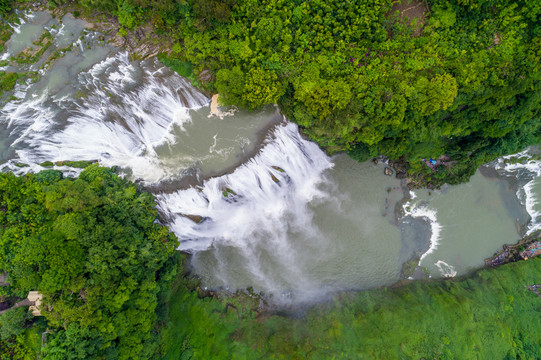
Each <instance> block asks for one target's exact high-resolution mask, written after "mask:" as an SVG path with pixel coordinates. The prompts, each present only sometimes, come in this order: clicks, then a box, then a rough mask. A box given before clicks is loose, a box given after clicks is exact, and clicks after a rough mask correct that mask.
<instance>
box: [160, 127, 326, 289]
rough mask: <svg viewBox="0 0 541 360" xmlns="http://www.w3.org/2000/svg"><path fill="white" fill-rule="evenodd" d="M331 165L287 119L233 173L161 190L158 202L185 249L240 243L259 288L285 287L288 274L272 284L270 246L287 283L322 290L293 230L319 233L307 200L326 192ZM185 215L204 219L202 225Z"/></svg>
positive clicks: (246, 265) (306, 234)
mask: <svg viewBox="0 0 541 360" xmlns="http://www.w3.org/2000/svg"><path fill="white" fill-rule="evenodd" d="M332 165H333V164H332V162H331V160H330V159H329V158H328V157H327V156H326V155H325V154H324V153H323V152H322V151H321V149H319V147H318V146H317V145H315V144H314V143H312V142H309V141H306V140H304V139H302V138H301V136H300V134H299V132H298V130H297V126H296V125H293V124H286V125H283V126H279V127H278V128H276V130H275V132H274V134H273V137H272V138H270V139H268V140H267V144H266V145H265V146H264V148H263V149H262V150H261V152H260V153H259V154H258V155H257V156H255V157H254V158H252V159H250V160H249V161H248V162H247V163H245V164H243V165H242V166H240V167H239V168H237V169H236V170H235V171H234V172H233V173H232V174H230V175H226V176H222V177H220V178H212V179H210V180H208V181H206V182H205V184H204V186H203V187H202V188H190V189H187V190H182V191H178V192H175V193H173V194H161V195H158V197H157V199H158V204H159V208H160V209H161V211H162V212H163V213H165V214H167V216H168V217H169V219H171V220H170V226H171V228H172V229H173V231H175V233H176V234H177V235H178V236H179V238H180V240H181V249H182V250H186V251H190V252H192V253H196V252H197V251H201V250H204V249H208V248H210V247H211V246H213V244H215V243H217V242H218V243H221V244H222V245H223V244H226V245H228V246H232V247H235V248H236V249H239V250H240V252H241V253H242V254H243V258H244V259H245V261H246V262H245V263H244V264H243V265H241V266H244V267H246V268H248V272H249V273H251V274H253V276H254V280H255V282H256V284H257V286H258V287H260V288H264V289H267V290H270V291H272V290H276V289H283V288H284V284H283V283H281V281H283V280H284V279H280V283H273V279H272V276H271V275H270V274H269V273H267V272H271V271H268V270H269V269H264V268H263V263H262V262H260V260H261V259H260V254H259V253H260V252H261V251H262V249H261V247H265V248H267V249H271V252H272V253H274V254H275V257H274V259H273V260H275V261H276V262H277V263H276V266H277V267H282V268H283V269H287V271H286V272H283V274H284V275H285V276H287V277H288V279H287V282H286V284H291V285H293V286H300V287H304V288H306V289H308V288H311V289H312V290H314V291H318V292H319V291H320V290H321V289H318V288H317V286H314V285H313V284H310V280H309V277H308V276H307V274H305V273H303V272H302V271H301V270H299V269H297V265H298V263H297V260H298V258H297V257H296V254H295V249H294V248H293V247H294V244H293V238H292V237H291V235H290V233H291V232H297V233H302V234H304V235H305V236H312V237H317V236H318V235H317V232H318V229H317V228H316V227H315V226H314V224H313V213H312V211H311V210H310V209H309V206H308V205H309V203H311V202H314V201H317V200H318V199H321V198H323V197H326V196H327V194H326V193H325V192H322V191H321V190H320V188H319V187H318V185H320V184H321V183H322V182H325V181H326V179H325V176H324V175H323V172H324V170H326V169H329V168H331V167H332ZM278 166H279V167H278ZM179 214H184V215H198V216H201V217H202V218H203V219H204V220H203V221H202V222H201V223H199V224H198V223H195V222H194V221H192V220H190V219H189V218H187V217H185V216H179ZM220 260H222V261H227V258H226V257H224V258H220ZM218 266H219V267H224V266H227V264H226V263H224V262H221V263H219V264H218ZM225 283H227V281H226V282H225Z"/></svg>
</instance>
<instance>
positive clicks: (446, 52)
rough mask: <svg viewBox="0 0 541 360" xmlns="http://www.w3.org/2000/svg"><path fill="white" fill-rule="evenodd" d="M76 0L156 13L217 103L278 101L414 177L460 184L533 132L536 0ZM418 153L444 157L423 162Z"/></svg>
mask: <svg viewBox="0 0 541 360" xmlns="http://www.w3.org/2000/svg"><path fill="white" fill-rule="evenodd" d="M2 1H3V4H7V0H2ZM65 3H66V2H65V1H63V0H51V1H49V6H50V7H51V8H54V7H56V6H63V5H65ZM69 6H74V5H73V3H72V2H70V4H69ZM76 6H78V9H79V10H80V12H81V14H83V15H84V14H85V13H86V14H87V16H90V15H92V16H94V14H96V13H99V12H102V13H106V14H112V15H114V16H115V17H116V19H118V23H119V34H120V35H125V34H128V33H129V32H130V31H131V32H133V31H135V30H137V29H138V28H139V27H142V26H144V25H148V24H151V26H152V29H153V31H154V32H155V33H157V34H160V35H161V36H162V37H163V39H167V41H168V42H169V43H171V44H172V46H171V48H170V49H167V50H168V51H167V53H164V54H163V55H162V56H161V57H160V58H161V59H162V60H163V61H164V62H165V63H166V64H167V65H169V66H172V67H173V68H175V69H176V70H179V71H180V72H181V73H182V74H183V75H186V76H188V77H190V78H191V79H192V80H193V81H194V83H196V85H198V86H200V87H202V88H204V89H206V90H207V91H209V92H218V93H219V94H220V99H221V101H222V103H223V104H224V105H238V106H241V107H243V108H246V109H256V108H258V107H260V106H262V105H263V104H268V103H277V104H278V105H279V106H280V108H281V109H282V111H283V112H284V114H285V115H286V116H287V117H288V118H289V119H290V120H292V121H295V122H296V123H298V124H299V125H300V127H301V130H302V131H303V133H304V134H306V135H307V136H309V137H310V138H311V139H312V140H314V141H316V142H317V143H318V144H319V145H320V146H322V147H323V148H325V149H326V150H327V151H328V152H329V153H335V152H338V151H347V152H349V154H350V155H351V156H352V157H354V158H356V159H358V160H361V161H362V160H366V159H368V158H370V157H374V156H378V155H383V156H386V157H387V158H389V159H391V160H393V161H395V162H397V163H400V164H402V165H404V166H405V167H406V169H407V170H408V172H409V175H410V176H411V177H412V178H415V176H417V177H418V181H419V184H421V185H422V184H426V183H427V182H431V183H433V184H436V185H438V184H441V183H443V182H448V183H452V184H454V183H459V182H463V181H467V180H468V179H469V177H470V176H471V175H472V174H473V173H474V172H475V171H476V169H477V168H478V166H479V165H481V164H483V163H485V162H488V161H490V160H493V159H495V158H496V157H499V156H501V155H504V154H509V153H513V152H517V151H520V150H522V149H523V148H524V147H526V146H528V145H532V144H537V143H539V141H540V136H541V128H540V125H541V122H540V121H539V117H540V109H541V105H540V104H541V94H540V87H541V81H540V80H541V66H540V61H539V58H540V57H541V21H540V18H541V17H540V16H541V3H539V1H536V0H525V1H520V2H513V1H508V0H499V1H488V0H477V1H470V0H452V1H447V0H445V1H444V0H428V1H426V2H420V1H412V0H409V1H408V0H404V1H403V3H402V4H400V2H392V1H390V0H370V1H366V0H362V1H361V0H357V1H343V0H329V1H301V0H290V1H285V0H273V1H256V0H237V1H235V0H224V1H221V0H165V1H140V0H80V1H79V2H77V5H76ZM5 7H6V5H3V8H5ZM410 9H415V11H409V10H410ZM79 10H78V11H77V13H79ZM423 158H426V159H429V158H433V159H440V160H441V161H440V162H439V163H438V168H437V169H431V168H430V167H427V166H426V165H425V163H424V162H423V161H422V159H423Z"/></svg>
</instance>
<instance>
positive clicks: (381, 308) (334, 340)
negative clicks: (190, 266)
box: [162, 259, 541, 359]
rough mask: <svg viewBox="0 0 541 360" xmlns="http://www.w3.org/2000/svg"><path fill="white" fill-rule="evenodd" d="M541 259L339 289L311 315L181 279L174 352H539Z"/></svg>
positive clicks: (312, 355) (327, 355)
mask: <svg viewBox="0 0 541 360" xmlns="http://www.w3.org/2000/svg"><path fill="white" fill-rule="evenodd" d="M539 279H541V259H532V260H528V261H526V262H518V263H512V264H508V265H504V266H501V267H498V268H496V269H491V270H481V271H479V272H477V273H476V274H475V275H473V276H471V277H468V278H464V279H458V280H445V281H415V282H411V283H409V284H408V285H406V286H403V287H399V288H394V289H392V288H391V289H389V288H382V289H374V290H369V291H364V292H360V293H348V294H341V295H338V296H337V297H336V298H335V300H334V302H333V303H330V304H323V305H318V306H315V307H313V308H311V309H309V310H307V312H306V313H305V314H304V316H303V317H301V318H297V317H295V318H288V317H285V316H280V315H276V314H274V315H273V314H265V313H264V312H262V311H261V310H260V309H257V304H258V302H259V301H258V299H256V298H252V297H250V296H247V295H245V296H233V297H226V298H223V299H215V298H208V297H206V298H201V294H199V296H198V292H197V291H196V290H193V289H194V287H193V285H191V286H190V285H189V284H187V282H186V281H185V280H184V281H181V282H177V283H175V288H174V292H173V293H172V294H171V297H170V299H169V321H168V324H167V326H168V328H167V330H166V331H164V332H163V336H164V338H163V340H162V343H163V346H165V348H166V356H165V357H164V359H209V358H213V359H254V358H261V359H269V358H272V359H332V358H343V359H421V358H424V359H538V358H540V357H541V324H540V323H539V321H538V318H539V316H540V315H541V314H540V312H541V298H540V297H539V296H538V295H537V294H536V293H534V292H532V291H530V290H528V288H527V286H529V285H532V284H538V283H539Z"/></svg>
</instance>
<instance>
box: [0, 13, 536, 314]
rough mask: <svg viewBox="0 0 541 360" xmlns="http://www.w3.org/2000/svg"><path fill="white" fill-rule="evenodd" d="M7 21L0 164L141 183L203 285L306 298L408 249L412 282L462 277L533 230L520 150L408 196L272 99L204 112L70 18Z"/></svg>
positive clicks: (181, 84)
mask: <svg viewBox="0 0 541 360" xmlns="http://www.w3.org/2000/svg"><path fill="white" fill-rule="evenodd" d="M13 27H14V34H13V36H12V38H11V39H10V40H9V41H8V43H7V44H6V47H5V49H4V52H3V53H1V54H0V59H2V60H7V61H8V62H9V64H8V65H5V66H3V67H2V68H1V69H0V70H3V71H22V70H24V71H36V72H38V73H39V74H40V75H41V77H40V78H39V80H37V81H35V82H32V81H30V80H28V81H26V82H24V83H20V84H17V85H16V87H15V89H14V91H12V92H11V93H10V96H9V97H7V96H3V97H2V98H1V99H0V168H1V169H2V171H12V172H14V173H16V174H25V173H30V172H38V171H40V170H43V169H46V168H55V169H59V170H61V171H63V172H64V174H65V175H66V176H76V175H77V174H78V173H79V172H80V171H81V169H77V168H72V167H69V166H65V165H63V162H65V161H78V160H85V161H98V162H99V163H100V164H101V165H103V166H116V167H118V172H119V173H120V174H122V175H123V176H126V177H128V178H130V179H131V180H133V181H136V182H138V183H139V184H140V185H141V186H142V187H143V188H145V189H147V190H149V191H151V192H152V193H154V195H155V196H156V201H157V206H158V209H159V211H160V214H161V215H162V219H163V222H164V223H165V224H167V225H168V226H169V227H170V229H171V230H172V231H174V232H175V234H176V235H177V236H178V238H179V239H180V240H181V244H180V250H183V251H186V252H189V253H190V254H192V257H191V266H192V270H193V272H194V273H195V274H197V275H198V276H200V277H201V279H202V283H203V286H204V287H207V288H212V289H226V290H229V291H235V290H237V289H245V288H248V287H252V288H253V289H254V291H256V292H261V293H263V294H264V295H265V296H267V297H268V299H271V300H272V301H274V302H275V303H277V304H291V303H311V302H315V301H320V300H324V299H326V298H328V297H329V296H330V295H331V294H333V293H334V292H337V291H343V290H358V289H366V288H370V287H376V286H382V285H391V284H393V283H395V282H396V281H398V280H399V279H400V274H401V269H402V265H403V264H404V263H405V262H407V261H410V260H412V259H420V260H419V264H418V265H419V266H420V267H418V269H417V271H416V272H415V273H414V275H413V277H422V276H424V274H425V273H424V272H423V271H420V269H421V267H422V268H424V269H425V272H428V273H429V276H431V277H434V278H438V277H453V276H460V275H463V274H467V273H468V272H471V271H472V270H475V269H477V268H479V267H481V266H483V263H484V262H483V261H484V259H485V258H486V257H489V256H490V255H492V254H493V253H494V252H496V251H498V250H499V249H500V248H501V247H502V245H503V244H506V243H514V242H516V241H517V240H518V239H520V238H521V237H522V236H524V235H526V234H529V233H532V232H533V231H535V230H537V229H539V228H541V204H539V202H538V201H537V199H538V196H539V194H541V180H539V175H540V174H541V161H539V160H538V156H537V155H536V152H535V151H534V150H528V151H525V152H523V153H520V154H517V155H512V156H508V157H503V158H501V159H498V160H497V161H494V162H493V163H490V164H487V165H485V166H483V167H482V168H481V169H480V170H479V171H478V172H477V173H476V174H475V175H474V176H473V177H472V178H471V180H470V181H469V182H468V183H465V184H461V185H457V186H444V187H442V189H440V190H436V191H434V190H415V191H409V190H407V189H405V188H404V187H403V186H402V184H401V183H400V180H398V179H396V178H395V177H394V176H392V177H391V176H386V175H384V168H385V166H386V164H385V163H384V162H382V161H379V162H377V163H375V162H372V161H368V162H365V163H358V162H356V161H354V160H352V159H351V158H349V157H347V156H346V155H344V154H341V155H336V156H333V157H329V156H327V155H326V154H325V153H324V152H323V151H322V150H321V149H320V148H319V147H318V146H317V145H316V144H314V143H312V142H310V141H308V140H307V139H305V138H303V137H302V136H301V135H300V133H299V130H298V128H297V126H296V125H295V124H293V123H290V122H288V121H287V119H284V118H283V117H282V116H281V114H280V112H279V109H277V108H276V107H274V106H266V107H264V108H263V109H261V110H258V111H254V112H248V111H242V110H237V109H235V108H226V109H222V110H223V111H224V112H227V113H228V115H227V116H223V117H218V116H215V115H213V114H212V113H211V109H210V99H209V98H207V96H205V95H204V94H202V93H201V92H200V91H199V90H197V89H196V88H194V87H193V86H192V85H191V84H190V82H189V81H188V80H187V79H184V78H182V77H180V76H179V75H177V74H176V73H174V72H173V71H171V70H169V69H168V68H166V67H164V66H163V65H162V64H161V63H160V62H159V61H158V60H157V59H150V60H145V61H134V60H131V59H130V57H129V55H128V54H127V53H126V52H124V51H122V50H120V49H116V48H113V47H110V46H108V45H106V44H105V43H104V42H103V40H100V35H99V34H98V33H95V32H93V31H90V30H88V29H86V24H85V23H84V22H83V21H81V20H77V19H74V18H73V17H71V16H69V15H66V16H65V17H64V18H63V19H60V20H57V19H53V18H51V16H50V15H49V14H47V13H43V12H37V13H25V14H21V24H13ZM44 31H47V32H49V33H50V35H51V38H52V44H51V45H50V47H49V48H48V49H47V50H46V51H45V52H44V53H43V55H42V56H41V57H40V59H39V60H38V61H37V62H35V63H33V64H19V63H16V62H15V61H14V60H13V58H14V57H16V56H17V55H18V54H21V53H22V52H23V51H27V52H28V51H31V50H32V49H33V48H35V47H38V46H39V45H35V42H36V40H37V39H40V37H41V36H42V35H43V33H44ZM28 48H30V50H25V49H28ZM34 50H35V49H34ZM57 50H62V51H61V56H60V57H59V58H58V59H55V60H54V61H48V59H50V56H52V54H53V53H54V51H57ZM46 162H52V164H50V163H49V164H47V163H46ZM46 164H47V165H46Z"/></svg>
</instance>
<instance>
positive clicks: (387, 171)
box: [383, 167, 393, 176]
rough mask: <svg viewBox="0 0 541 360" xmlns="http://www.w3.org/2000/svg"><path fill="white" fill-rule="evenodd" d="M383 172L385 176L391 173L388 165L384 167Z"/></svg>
mask: <svg viewBox="0 0 541 360" xmlns="http://www.w3.org/2000/svg"><path fill="white" fill-rule="evenodd" d="M383 173H384V174H385V175H387V176H391V175H393V170H392V169H391V168H389V167H386V168H385V170H383Z"/></svg>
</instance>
